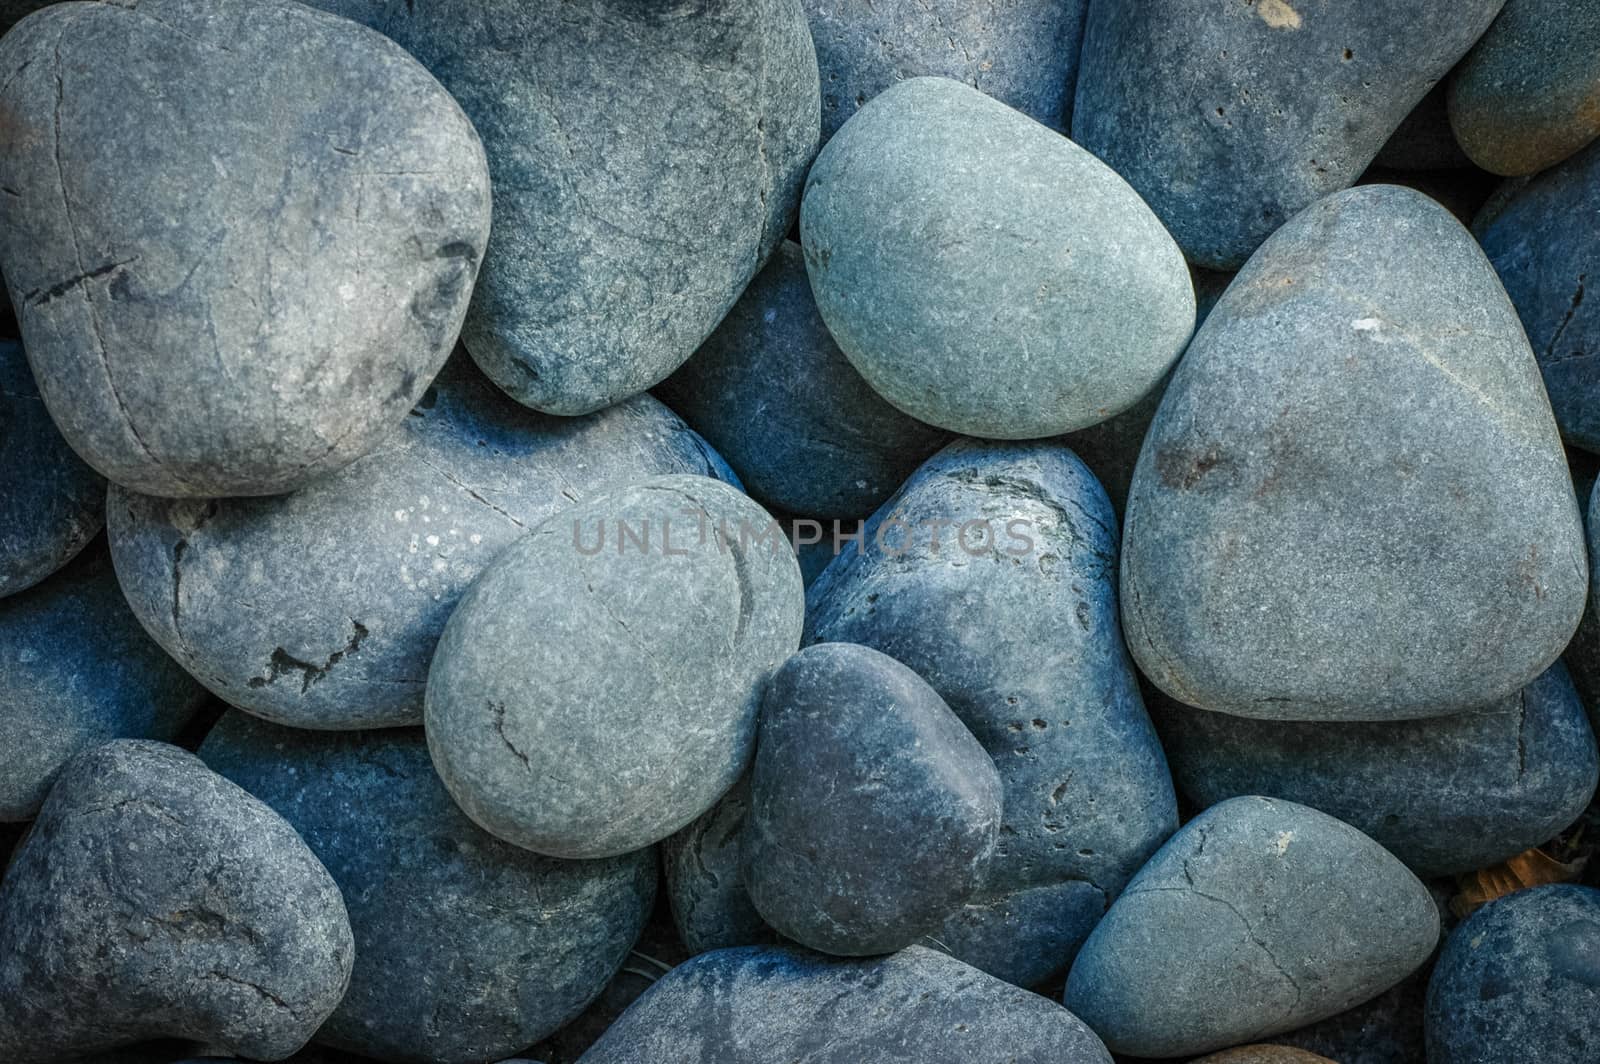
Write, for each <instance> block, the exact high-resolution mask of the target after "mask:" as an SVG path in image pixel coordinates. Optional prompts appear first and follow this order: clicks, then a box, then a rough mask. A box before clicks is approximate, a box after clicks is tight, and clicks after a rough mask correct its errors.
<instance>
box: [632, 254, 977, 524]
mask: <svg viewBox="0 0 1600 1064" xmlns="http://www.w3.org/2000/svg"><path fill="white" fill-rule="evenodd" d="M656 395H658V396H660V397H661V399H662V400H664V401H665V402H666V403H667V404H668V405H670V406H671V407H672V409H673V410H675V411H677V412H678V413H679V414H681V415H682V416H683V417H684V419H685V420H687V421H688V422H689V424H690V425H692V426H693V427H694V428H695V429H696V430H697V431H698V432H700V433H701V435H703V436H705V438H706V439H708V440H710V441H711V444H712V446H714V447H716V449H717V450H718V452H720V453H721V454H722V456H723V457H724V458H726V459H727V460H728V463H729V464H730V465H731V466H733V468H734V470H735V471H737V472H738V474H739V479H740V480H742V481H743V482H744V486H745V488H746V490H748V491H749V492H750V494H751V495H752V496H754V497H755V498H756V499H758V500H760V501H761V502H762V503H763V504H765V505H767V506H771V507H775V508H777V509H780V510H786V511H788V512H789V513H791V514H801V515H804V516H809V517H859V516H861V515H862V514H867V513H871V512H872V511H873V510H874V509H876V508H877V507H878V505H879V504H880V503H882V502H883V500H884V499H887V498H888V497H889V496H890V495H892V494H893V493H894V490H895V489H896V488H898V487H899V486H900V483H901V482H902V481H903V480H905V478H906V477H908V476H910V475H911V472H912V471H913V470H914V469H916V468H917V466H918V465H920V464H921V463H922V460H923V459H924V458H927V457H928V455H930V454H932V453H933V452H934V451H936V450H938V449H939V447H940V445H942V444H943V443H944V442H945V440H946V439H947V438H948V436H949V434H948V433H946V432H943V431H941V430H939V429H936V428H933V427H932V426H930V425H924V424H923V423H922V422H920V421H917V420H916V419H914V418H910V417H907V416H906V415H905V414H902V413H901V412H900V411H898V410H896V409H895V408H894V407H892V406H890V405H889V404H888V403H887V402H885V401H884V400H883V399H882V398H880V397H879V396H878V393H876V392H874V391H873V390H872V388H871V387H869V386H868V384H867V382H866V381H864V380H862V379H861V374H859V373H857V372H856V371H855V369H854V367H852V366H851V365H850V362H849V361H848V360H847V359H846V358H845V357H844V354H843V353H842V352H841V351H840V350H839V348H838V345H836V344H835V343H834V342H833V337H832V336H830V335H828V330H827V328H826V327H825V326H824V325H823V324H822V317H821V316H820V315H819V314H818V313H817V305H816V303H815V301H814V300H813V299H812V296H811V285H810V282H808V281H807V279H806V267H805V260H804V256H803V255H802V254H801V251H800V245H798V244H795V243H793V242H792V241H787V240H786V241H784V242H783V244H782V245H781V246H780V247H779V248H778V252H777V254H776V255H774V256H773V258H772V261H771V262H769V263H768V264H767V266H766V268H765V269H763V270H762V271H761V272H760V273H759V274H757V275H756V279H755V280H754V281H753V282H751V284H750V287H749V288H748V289H746V290H745V293H744V295H743V296H741V297H740V298H739V302H738V303H736V304H735V305H734V308H733V310H732V311H731V312H730V313H729V314H728V316H727V317H726V318H725V319H723V322H722V324H721V325H719V326H717V331H716V332H714V333H712V334H711V338H710V339H709V340H707V341H706V342H705V343H704V344H702V345H701V346H700V350H699V351H697V352H696V353H695V356H694V357H693V358H691V359H690V360H689V361H688V362H687V363H685V364H684V366H683V368H681V369H679V370H678V372H676V373H674V374H673V375H672V376H671V377H669V378H667V379H666V380H665V381H663V382H662V383H661V385H660V386H659V387H658V388H657V389H656Z"/></svg>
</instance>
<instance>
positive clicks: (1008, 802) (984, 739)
mask: <svg viewBox="0 0 1600 1064" xmlns="http://www.w3.org/2000/svg"><path fill="white" fill-rule="evenodd" d="M896 521H899V522H901V524H900V525H898V526H897V525H896V524H895V523H894V522H896ZM939 522H944V524H943V526H942V532H941V539H940V541H939V546H938V547H937V548H935V546H934V537H933V532H934V529H935V528H936V527H939ZM969 522H977V524H969ZM985 522H988V524H987V525H985V524H984V523H985ZM963 526H967V527H966V528H965V531H964V532H963ZM903 530H909V535H910V536H911V538H910V539H907V538H906V536H907V532H906V531H903ZM963 535H965V539H963V538H962V537H963ZM886 548H887V549H886ZM1116 567H1117V532H1116V519H1115V517H1114V516H1113V514H1112V511H1111V506H1110V503H1109V502H1108V501H1107V499H1106V496H1105V492H1104V491H1103V490H1102V489H1101V487H1100V485H1099V484H1098V483H1096V482H1095V479H1094V476H1093V475H1092V474H1091V473H1090V472H1089V470H1088V469H1087V468H1085V467H1084V465H1083V463H1082V462H1081V461H1079V460H1078V459H1077V458H1076V457H1074V456H1073V454H1072V452H1071V451H1069V450H1067V449H1066V448H1065V447H1063V446H1061V445H1060V444H1057V443H1050V442H1034V443H1026V444H994V443H981V442H978V441H974V440H960V441H957V442H956V443H953V444H951V445H950V446H948V447H946V448H945V449H944V450H942V451H940V452H939V453H938V454H937V455H935V456H934V457H933V458H931V459H929V460H928V462H927V463H926V464H924V465H923V467H922V468H921V469H920V470H918V471H917V473H916V474H914V475H913V476H912V477H911V479H910V480H908V481H907V482H906V484H905V485H904V486H903V487H902V488H901V490H900V492H899V493H897V494H896V495H895V496H894V497H893V498H891V499H890V500H889V501H888V502H886V503H884V505H883V506H882V507H881V508H880V509H879V511H878V512H877V513H876V514H874V515H873V517H872V520H871V521H869V522H868V524H867V529H866V537H865V546H864V548H859V549H858V548H857V547H855V546H850V547H847V548H846V550H845V552H844V553H843V554H841V555H840V556H839V557H838V558H837V559H835V560H834V562H833V563H832V564H831V565H830V566H829V567H828V568H827V569H826V570H824V572H823V574H822V576H821V577H819V578H818V579H817V581H816V583H814V584H813V585H812V586H811V589H810V592H809V593H808V616H807V622H806V625H807V626H806V642H807V644H808V645H809V644H811V643H817V642H853V643H861V644H864V645H866V646H870V647H872V648H874V649H876V650H879V651H882V652H883V653H885V654H887V655H889V656H890V657H892V658H894V659H895V660H896V661H899V662H901V663H903V664H904V665H906V666H907V667H908V668H910V669H912V670H913V671H914V672H916V673H917V674H918V675H919V676H921V677H922V678H923V679H925V680H926V681H927V682H928V684H929V685H930V686H931V687H932V688H933V689H934V690H935V691H937V692H938V693H939V695H940V697H942V698H943V699H944V700H945V702H946V703H947V704H948V705H949V706H950V708H951V709H952V710H954V712H955V714H956V716H958V717H959V718H961V720H962V722H963V723H965V724H966V726H967V727H968V729H970V730H971V731H972V733H973V735H974V736H976V738H977V739H978V741H979V742H980V743H981V744H982V745H983V747H984V749H985V750H987V751H988V753H989V756H990V757H991V758H992V759H993V761H994V763H995V767H996V768H997V769H998V770H999V772H1000V779H1001V782H1002V784H1003V786H1004V791H1005V801H1004V818H1003V821H1002V826H1001V828H1000V841H999V845H998V846H997V848H996V850H995V854H994V857H993V859H992V860H991V861H990V862H989V870H988V874H987V876H986V877H985V880H984V883H983V885H982V886H981V887H980V889H979V891H978V892H977V894H975V895H974V896H973V897H972V898H971V899H969V900H968V902H967V903H966V904H965V905H964V906H963V907H962V908H961V909H960V910H958V911H957V912H956V913H955V914H953V915H952V916H951V917H950V918H949V919H948V920H947V921H946V923H945V925H944V927H943V928H941V929H939V930H938V931H935V932H934V933H932V934H930V935H929V936H928V937H927V939H926V940H925V941H926V942H928V943H929V944H930V945H935V946H938V947H940V948H943V949H947V950H950V951H952V952H954V953H955V955H956V956H958V957H960V958H961V959H962V960H964V961H968V962H970V963H973V964H977V965H980V966H982V967H983V968H984V970H986V971H988V972H989V973H990V974H992V975H995V976H998V977H1000V978H1002V979H1005V980H1006V981H1008V982H1012V983H1016V984H1018V985H1021V986H1034V985H1037V984H1039V983H1042V982H1044V981H1046V980H1047V979H1050V978H1051V977H1053V976H1054V975H1057V974H1059V973H1060V972H1062V971H1064V970H1065V968H1066V966H1067V965H1068V964H1069V963H1070V962H1071V960H1072V955H1073V953H1074V952H1075V951H1076V949H1077V947H1078V945H1079V944H1080V943H1081V942H1082V941H1083V939H1084V938H1085V937H1086V936H1087V935H1088V934H1089V931H1090V930H1091V929H1092V928H1093V927H1094V925H1095V923H1096V922H1097V921H1098V920H1099V919H1100V917H1101V915H1102V914H1103V913H1104V912H1105V908H1106V906H1107V905H1108V904H1109V903H1110V901H1111V899H1112V898H1114V897H1115V896H1116V894H1117V892H1118V891H1119V890H1121V889H1122V885H1123V884H1124V883H1125V882H1126V881H1127V879H1128V877H1129V876H1131V875H1133V873H1134V872H1135V871H1137V870H1138V868H1139V866H1140V865H1142V864H1143V863H1144V861H1145V859H1146V858H1148V857H1149V856H1150V854H1151V853H1153V852H1154V851H1155V850H1156V848H1157V847H1158V846H1160V845H1161V843H1162V842H1163V841H1165V839H1166V838H1167V836H1168V835H1170V834H1171V833H1172V832H1173V831H1174V830H1176V828H1177V826H1178V818H1177V802H1176V798H1175V796H1174V794H1173V790H1172V778H1171V776H1170V774H1169V773H1168V769H1167V763H1166V758H1165V756H1164V755H1163V754H1162V751H1161V746H1160V743H1159V742H1158V741H1157V739H1156V733H1155V729H1154V728H1153V727H1152V725H1151V723H1150V718H1149V716H1148V715H1147V714H1146V713H1145V708H1144V703H1143V701H1142V700H1141V698H1140V694H1139V687H1138V682H1137V680H1136V678H1135V674H1134V671H1133V666H1132V663H1131V662H1130V661H1129V659H1128V654H1127V650H1126V649H1125V647H1124V646H1123V642H1122V632H1121V627H1120V625H1119V624H1118V621H1117V606H1116V590H1115V574H1116ZM974 633H981V637H979V636H975V635H974Z"/></svg>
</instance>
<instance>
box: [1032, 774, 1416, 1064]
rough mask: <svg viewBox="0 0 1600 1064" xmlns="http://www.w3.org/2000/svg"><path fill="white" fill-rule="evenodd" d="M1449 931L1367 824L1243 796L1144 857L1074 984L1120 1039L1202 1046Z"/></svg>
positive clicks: (1412, 959)
mask: <svg viewBox="0 0 1600 1064" xmlns="http://www.w3.org/2000/svg"><path fill="white" fill-rule="evenodd" d="M1438 938H1439V913H1438V910H1437V909H1436V908H1435V906H1434V902H1433V898H1432V897H1431V896H1430V895H1429V893H1428V889H1427V887H1425V886H1423V884H1422V883H1421V881H1420V880H1418V879H1417V878H1416V876H1414V875H1412V874H1411V872H1410V871H1408V870H1407V869H1406V867H1405V865H1403V864H1401V863H1400V862H1399V861H1398V860H1397V859H1396V858H1395V857H1394V856H1393V855H1392V854H1390V853H1389V852H1388V851H1387V850H1385V849H1383V847H1381V846H1379V845H1378V844H1377V843H1375V842H1373V841H1372V840H1371V839H1370V838H1368V837H1367V836H1365V835H1363V834H1361V832H1359V831H1357V830H1356V829H1355V828H1352V827H1350V826H1349V825H1348V824H1345V823H1343V822H1341V821H1338V820H1335V819H1334V818H1333V817H1330V816H1328V815H1326V814H1324V813H1319V812H1317V811H1316V810H1315V809H1311V808H1308V807H1306V806H1303V805H1296V804H1295V803H1293V802H1285V801H1280V800H1277V799H1271V798H1260V797H1245V798H1233V799H1230V800H1228V801H1226V802H1223V803H1221V804H1219V805H1214V806H1212V807H1211V808H1210V809H1207V810H1206V811H1205V812H1204V813H1202V814H1200V815H1199V816H1197V817H1196V818H1195V819H1193V820H1191V821H1190V822H1189V823H1188V824H1186V825H1184V827H1183V829H1182V830H1181V831H1179V832H1178V833H1177V834H1176V835H1174V836H1173V837H1172V838H1171V840H1169V841H1168V843H1167V844H1166V845H1165V846H1163V847H1162V848H1161V850H1160V851H1159V852H1158V853H1157V854H1156V855H1155V856H1154V857H1152V858H1151V859H1150V863H1149V864H1147V865H1145V867H1144V868H1142V869H1140V871H1139V874H1138V875H1136V876H1135V877H1134V878H1133V880H1132V881H1131V882H1130V883H1129V884H1128V887H1127V889H1126V890H1124V891H1123V892H1122V896H1121V897H1120V898H1118V899H1117V901H1116V902H1115V904H1113V905H1112V906H1111V911H1110V912H1108V913H1107V914H1106V918H1105V919H1104V920H1102V921H1101V922H1100V925H1099V926H1098V927H1096V928H1095V930H1094V934H1092V935H1090V936H1089V941H1088V942H1086V943H1085V944H1084V947H1083V949H1082V951H1080V952H1079V954H1078V958H1077V961H1076V962H1075V963H1074V964H1073V966H1072V972H1071V974H1070V975H1069V976H1068V977H1067V986H1066V991H1065V994H1064V997H1063V1000H1064V1001H1065V1002H1066V1005H1067V1007H1068V1008H1069V1009H1071V1010H1072V1011H1073V1012H1075V1013H1077V1014H1078V1015H1079V1016H1081V1017H1083V1019H1084V1020H1085V1022H1087V1023H1088V1024H1089V1025H1090V1026H1091V1027H1093V1028H1094V1029H1095V1031H1096V1032H1098V1033H1099V1035H1100V1037H1102V1038H1104V1039H1105V1040H1106V1044H1107V1045H1109V1046H1110V1047H1111V1048H1112V1049H1114V1050H1116V1051H1117V1052H1119V1053H1128V1054H1132V1055H1136V1056H1151V1057H1175V1056H1190V1055H1194V1054H1199V1053H1206V1052H1209V1051H1211V1050H1215V1049H1222V1048H1225V1047H1227V1046H1231V1045H1238V1044H1239V1043H1241V1042H1248V1041H1253V1040H1262V1039H1267V1038H1270V1037H1271V1036H1273V1035H1275V1034H1279V1033H1281V1032H1284V1031H1290V1030H1293V1029H1294V1028H1296V1027H1300V1026H1303V1025H1305V1024H1307V1023H1311V1022H1313V1021H1315V1020H1319V1019H1323V1018H1324V1017H1328V1016H1332V1015H1335V1014H1337V1013H1340V1012H1343V1011H1344V1010H1346V1009H1348V1008H1350V1007H1352V1006H1354V1005H1357V1004H1360V1003H1361V1002H1363V1001H1366V1000H1368V999H1369V998H1372V997H1375V996H1377V995H1378V994H1380V993H1382V992H1383V991H1385V990H1387V989H1388V988H1389V987H1391V986H1393V985H1395V984H1396V983H1398V982H1399V981H1400V980H1402V979H1404V978H1405V977H1406V976H1407V975H1409V974H1410V973H1411V972H1412V971H1414V970H1416V969H1417V968H1419V967H1421V966H1422V964H1424V963H1425V962H1426V961H1427V959H1428V957H1429V956H1430V955H1431V954H1432V953H1433V948H1434V945H1435V943H1436V942H1437V941H1438Z"/></svg>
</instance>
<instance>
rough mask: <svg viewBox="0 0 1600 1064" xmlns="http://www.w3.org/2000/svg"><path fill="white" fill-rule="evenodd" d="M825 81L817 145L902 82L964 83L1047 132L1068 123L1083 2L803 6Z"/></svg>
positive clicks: (893, 0)
mask: <svg viewBox="0 0 1600 1064" xmlns="http://www.w3.org/2000/svg"><path fill="white" fill-rule="evenodd" d="M805 6H806V16H807V17H808V18H809V19H810V20H811V36H812V38H813V39H815V41H816V43H817V66H818V67H819V68H820V71H821V74H822V139H823V141H824V142H826V141H827V140H828V138H830V137H832V136H833V135H834V134H835V133H837V132H838V131H839V127H840V126H842V125H844V123H845V122H846V120H848V119H849V118H850V117H851V116H852V115H854V114H855V113H856V112H857V111H858V110H860V109H861V107H862V105H863V104H865V103H866V102H867V101H868V100H871V99H873V98H874V97H876V96H877V95H878V94H879V93H881V92H883V91H884V90H885V89H887V88H889V87H890V86H891V85H894V84H896V83H898V82H901V81H904V80H906V79H907V78H915V77H923V76H933V77H944V78H953V79H955V80H956V81H961V82H965V83H966V84H968V85H970V86H972V87H973V88H975V89H977V90H979V91H980V92H982V93H983V94H984V95H986V96H992V97H994V98H995V99H996V100H999V101H1000V102H1001V103H1003V104H1005V105H1006V106H1007V107H1012V108H1015V109H1016V110H1018V111H1021V112H1022V113H1023V114H1025V115H1027V116H1028V117H1029V118H1031V119H1033V120H1034V121H1035V122H1041V123H1043V124H1044V125H1047V126H1050V127H1051V128H1052V129H1062V130H1064V129H1066V128H1067V126H1068V125H1069V124H1070V122H1071V117H1072V116H1071V111H1072V88H1073V84H1074V83H1075V82H1076V81H1077V77H1078V51H1079V48H1080V46H1081V45H1082V41H1083V18H1084V15H1085V14H1086V13H1087V11H1088V6H1089V5H1088V0H1021V2H1020V3H1016V2H1013V3H1007V4H993V3H990V4H970V3H965V2H963V0H933V2H932V3H927V2H924V0H888V2H887V3H884V2H870V0H869V2H866V3H863V2H862V0H805Z"/></svg>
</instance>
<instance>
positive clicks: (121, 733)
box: [0, 541, 205, 821]
mask: <svg viewBox="0 0 1600 1064" xmlns="http://www.w3.org/2000/svg"><path fill="white" fill-rule="evenodd" d="M204 698H205V691H204V690H202V689H201V687H200V685H199V684H197V683H195V682H194V681H193V680H192V679H190V678H189V676H188V675H187V674H186V673H185V672H184V671H183V669H182V668H180V667H179V665H178V663H177V662H175V661H173V660H172V659H171V658H169V657H168V656H167V655H166V654H165V653H164V652H163V651H162V650H161V648H160V647H159V646H157V645H156V644H155V643H154V642H153V641H151V639H150V637H149V636H147V635H145V633H144V632H143V631H142V630H141V629H140V628H139V623H138V622H137V621H136V620H135V619H134V617H133V614H132V613H130V612H129V611H128V606H127V603H125V602H124V601H123V598H122V592H121V591H120V590H118V588H117V577H116V573H115V572H114V571H113V570H112V567H111V559H110V558H109V557H108V556H107V554H106V550H105V545H104V544H103V543H100V542H98V541H97V542H95V543H93V544H91V545H90V546H89V547H88V548H87V549H86V550H85V551H84V552H83V553H82V554H80V555H79V556H78V557H77V558H75V559H73V561H71V562H70V563H68V565H67V566H66V567H65V568H64V569H62V570H61V571H60V572H57V573H55V574H54V575H52V576H51V577H50V578H49V579H47V580H45V581H44V582H43V583H41V584H38V585H36V586H34V587H32V588H29V589H28V590H27V591H24V592H22V593H21V594H17V595H11V596H9V597H7V598H4V599H0V749H4V750H5V751H6V756H5V759H4V761H3V762H0V821H16V820H28V819H30V818H32V817H33V816H34V815H35V814H37V813H38V811H39V806H40V805H41V804H42V803H43V802H44V800H45V796H46V794H48V793H49V790H50V785H51V783H52V781H53V780H54V779H55V776H56V772H57V771H58V770H59V769H60V768H61V766H62V765H63V764H64V763H65V762H66V761H67V760H68V759H69V758H71V757H72V755H73V754H76V753H78V752H79V751H81V750H87V749H89V748H90V747H93V746H98V745H99V744H101V743H103V742H107V741H109V740H111V739H119V738H126V739H162V740H170V739H173V738H175V737H176V736H177V735H178V732H179V731H180V730H181V729H182V728H183V726H184V724H185V723H186V722H187V721H188V720H189V718H190V717H192V716H193V715H194V713H195V711H196V710H198V709H199V708H200V704H201V702H202V701H203V700H204Z"/></svg>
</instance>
